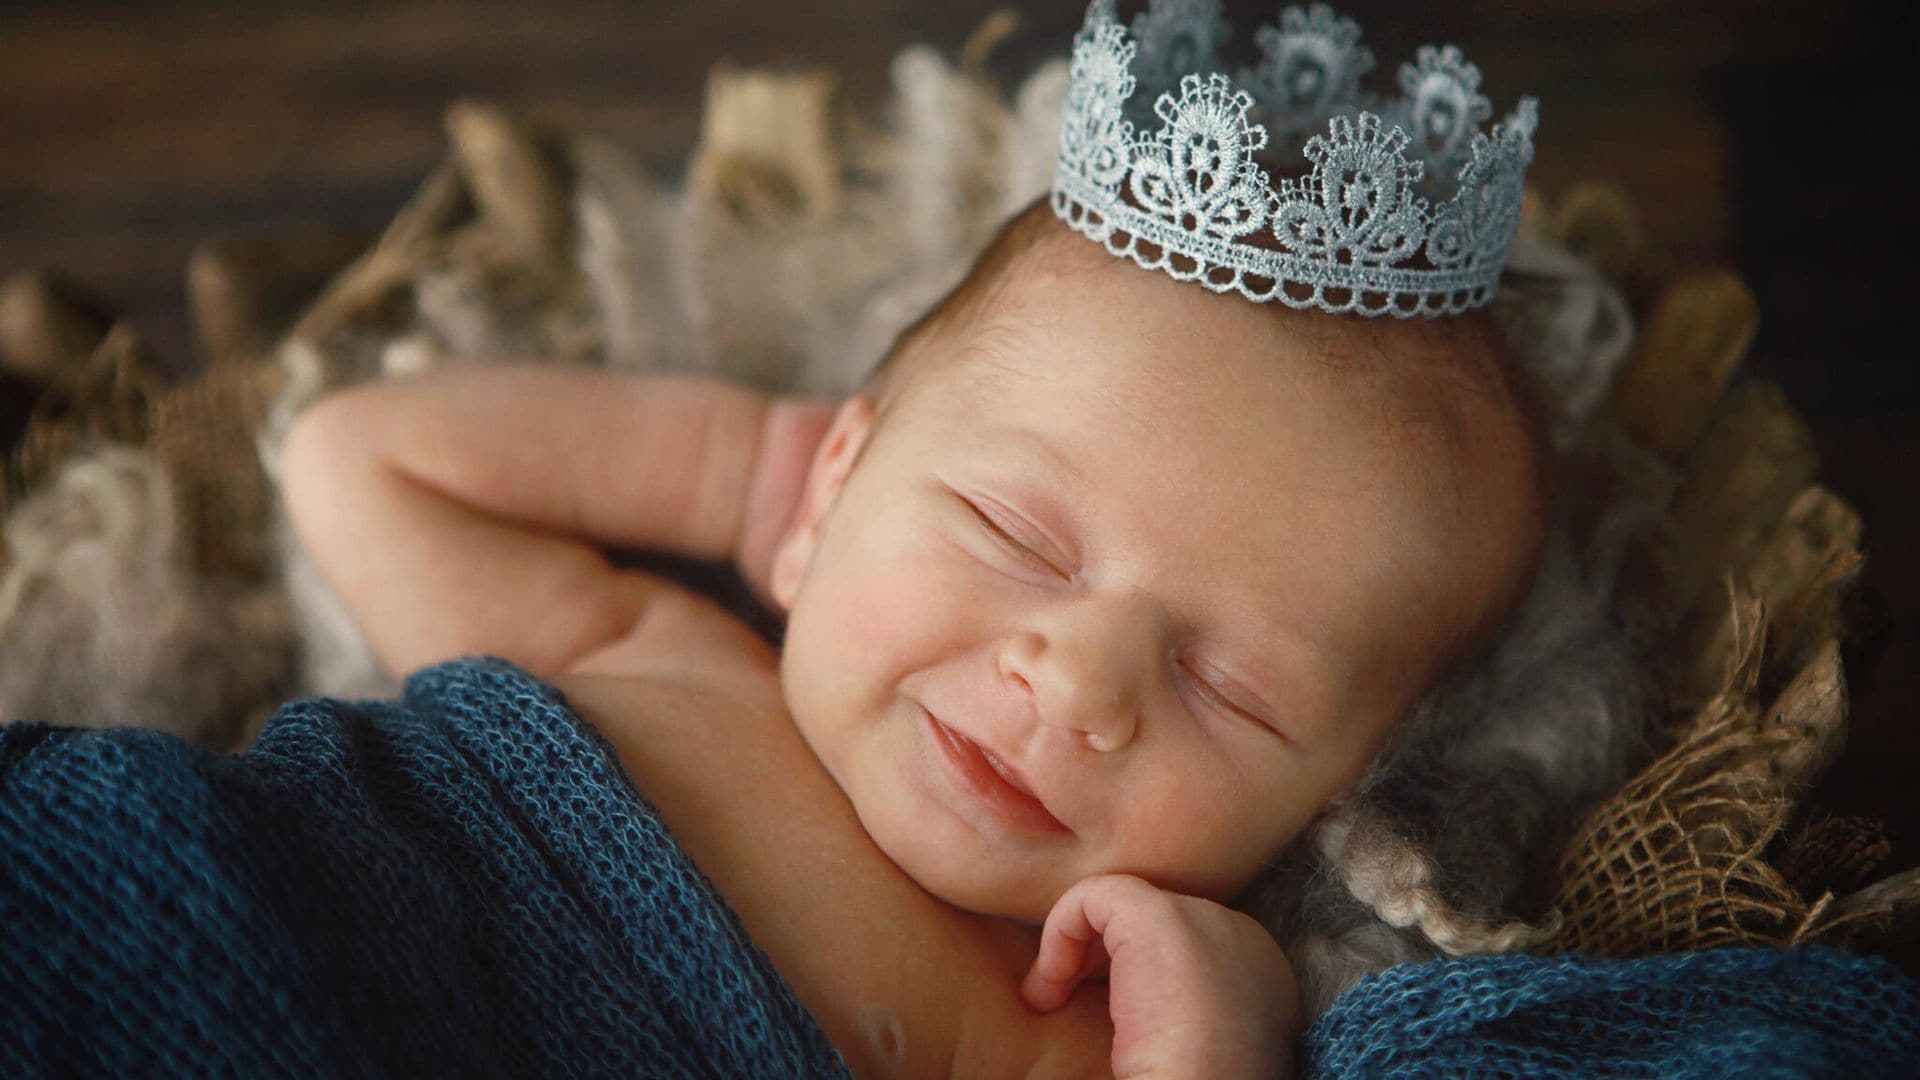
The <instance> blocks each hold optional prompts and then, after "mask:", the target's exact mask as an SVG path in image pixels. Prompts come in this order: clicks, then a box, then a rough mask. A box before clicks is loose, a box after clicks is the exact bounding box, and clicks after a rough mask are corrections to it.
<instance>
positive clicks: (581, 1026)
mask: <svg viewBox="0 0 1920 1080" xmlns="http://www.w3.org/2000/svg"><path fill="white" fill-rule="evenodd" d="M48 1073H60V1074H62V1075H68V1074H72V1073H80V1074H84V1075H153V1074H166V1075H176V1076H188V1075H193V1076H204V1075H240V1076H283V1075H300V1076H311V1075H332V1076H369V1075H388V1076H426V1075H458V1076H508V1075H512V1076H562V1075H604V1076H663V1077H668V1076H671V1077H681V1076H685V1077H741V1076H792V1077H806V1076H845V1075H846V1069H845V1067H844V1065H843V1064H842V1062H841V1060H840V1058H839V1055H838V1054H837V1053H836V1052H835V1051H834V1049H833V1048H832V1046H831V1045H829V1044H828V1042H827V1040H826V1037H825V1035H824V1034H823V1033H822V1032H821V1030H820V1028H819V1026H818V1025H817V1024H816V1023H815V1022H814V1020H813V1018H812V1017H811V1016H810V1015H809V1014H808V1013H807V1012H806V1011H805V1010H803V1009H802V1008H801V1007H800V1004H799V1002H798V1001H797V1000H796V999H795V998H794V996H793V992H792V990H791V989H790V988H789V987H788V986H787V985H786V984H785V982H783V981H782V980H781V978H780V976H779V975H778V974H777V973H776V972H775V971H774V968H773V966H772V965H771V964H770V963H769V962H768V960H767V958H766V957H765V956H764V955H763V954H762V953H761V952H760V951H759V950H758V949H757V948H756V947H755V946H754V945H753V943H752V942H751V941H750V940H749V939H748V938H747V935H746V932H745V930H744V929H743V928H742V927H741V925H740V922H739V920H738V918H737V917H736V916H735V915H734V914H733V912H732V911H731V910H730V909H729V908H728V907H727V906H726V904H725V903H724V902H723V901H722V899H721V898H720V896H719V895H718V894H717V893H716V892H715V891H714V889H713V887H712V885H711V884H710V883H709V882H708V881H707V880H706V879H705V878H704V877H703V876H702V875H701V873H700V871H699V870H698V869H696V868H695V866H694V864H693V862H692V861H691V860H690V859H688V857H687V855H686V852H685V851H683V850H682V849H681V848H680V846H679V845H678V844H677V843H676V842H675V841H674V839H673V837H672V836H671V835H670V834H669V833H668V832H667V829H666V827H665V825H663V824H662V823H661V821H660V817H659V815H658V813H657V812H656V811H655V810H654V808H653V807H652V806H651V805H649V804H648V803H647V802H646V800H645V799H644V798H642V797H641V796H640V794H639V793H638V792H636V791H635V790H634V788H633V786H632V784H631V783H630V782H629V781H628V779H627V777H626V775H625V773H624V772H622V771H621V769H620V766H619V763H618V760H617V759H616V758H615V756H614V754H613V752H612V750H611V748H610V747H608V746H607V744H606V743H605V741H604V740H603V739H601V737H600V736H599V734H598V733H597V732H596V731H594V730H593V729H592V728H591V727H589V726H587V725H586V724H584V723H582V722H581V721H580V720H579V718H578V717H577V716H576V715H575V714H574V713H573V712H572V710H571V709H570V708H569V707H568V706H567V705H566V703H565V701H564V699H562V698H561V697H560V696H559V694H558V693H557V692H556V691H554V690H552V689H551V688H548V687H546V686H544V685H543V684H541V683H539V682H536V681H534V680H533V679H531V678H530V677H528V676H527V675H526V674H525V673H524V672H521V671H520V670H519V669H517V668H515V667H513V666H512V665H509V664H507V663H505V662H503V661H497V660H486V659H482V660H471V661H461V662H455V663H449V664H441V665H438V666H435V667H431V668H427V669H424V670H422V671H421V672H419V673H417V674H415V675H414V676H413V677H412V678H410V679H408V680H407V683H406V689H405V693H404V695H403V697H402V698H401V700H400V701H397V702H342V701H331V700H314V701H299V702H294V703H293V704H290V705H287V706H285V707H283V708H282V709H280V711H279V712H277V713H276V714H275V715H274V716H273V718H272V719H271V720H269V721H268V723H267V725H266V729H265V731H264V732H263V733H262V734H261V736H260V739H259V741H258V743H257V745H255V746H254V747H253V749H251V750H250V751H248V752H247V753H245V754H240V755H237V756H232V757H222V756H219V755H215V754H211V753H207V752H205V751H202V750H197V749H195V748H193V747H191V746H189V745H188V744H186V743H184V742H181V741H180V740H178V739H175V738H173V737H171V736H168V735H164V734H160V733H158V732H151V731H139V730H131V729H118V730H85V729H57V728H48V727H45V726H43V725H37V724H27V725H16V726H14V727H11V728H7V729H4V730H3V731H0V1076H5V1077H14V1076H35V1075H44V1074H48Z"/></svg>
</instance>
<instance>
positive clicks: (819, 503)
mask: <svg viewBox="0 0 1920 1080" xmlns="http://www.w3.org/2000/svg"><path fill="white" fill-rule="evenodd" d="M872 429H873V400H872V399H871V398H868V397H866V396H865V395H855V396H854V397H851V398H848V399H847V401H846V403H845V404H843V405H841V406H840V411H838V412H836V413H834V414H833V425H832V426H831V427H829V428H827V433H826V435H825V436H823V437H822V438H821V440H820V447H819V449H817V450H815V451H814V454H813V465H812V466H811V467H810V468H809V469H808V470H807V486H806V490H805V491H803V492H802V493H801V495H800V505H799V507H798V508H797V509H795V511H794V514H793V520H792V521H791V522H790V523H789V524H788V525H787V533H786V535H785V536H783V537H781V538H780V543H779V546H778V547H776V548H775V549H774V552H773V568H772V571H771V573H770V574H769V577H768V582H767V587H768V589H769V590H771V591H772V593H773V599H774V602H775V603H777V604H779V605H780V609H781V610H782V611H792V610H793V601H794V598H795V597H796V596H798V595H799V594H800V581H801V579H802V578H804V577H806V574H807V567H808V566H809V565H811V564H812V562H813V553H814V550H815V548H816V547H817V546H818V544H819V542H820V524H821V522H823V521H825V520H826V516H827V511H828V510H829V509H831V508H832V506H833V503H834V500H835V499H837V498H839V496H840V489H841V487H843V486H844V485H845V484H846V482H847V474H848V473H849V472H850V471H851V470H852V469H853V461H854V459H855V458H856V457H858V456H859V454H860V448H861V447H862V446H865V445H866V442H867V434H868V432H870V431H871V430H872Z"/></svg>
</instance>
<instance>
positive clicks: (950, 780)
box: [774, 238, 1529, 921]
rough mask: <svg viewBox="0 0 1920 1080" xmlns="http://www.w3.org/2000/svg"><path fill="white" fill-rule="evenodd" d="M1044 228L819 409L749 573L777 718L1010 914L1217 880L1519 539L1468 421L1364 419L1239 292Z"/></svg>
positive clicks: (1371, 714)
mask: <svg viewBox="0 0 1920 1080" xmlns="http://www.w3.org/2000/svg"><path fill="white" fill-rule="evenodd" d="M1072 242H1073V243H1079V244H1085V246H1086V248H1087V249H1088V251H1090V252H1091V253H1092V254H1093V255H1094V256H1095V257H1096V261H1094V262H1091V263H1088V264H1086V265H1069V266H1068V267H1067V269H1066V270H1065V271H1062V272H1060V273H1046V274H1041V273H1035V274H1032V275H1026V276H1025V277H1023V278H1022V279H1021V280H1019V281H1017V282H1015V283H1013V284H1011V285H1010V286H1009V288H1008V290H1007V293H1006V294H1005V295H1004V297H1003V299H1002V302H1001V303H1000V304H999V305H997V310H998V314H996V315H994V316H993V317H991V318H985V319H982V320H980V321H979V325H977V326H971V327H965V328H961V329H959V330H957V331H956V332H954V333H953V334H952V335H951V338H950V340H948V341H947V342H946V343H944V344H942V345H941V346H939V348H941V349H942V350H943V356H942V357H940V358H939V359H938V360H937V362H933V363H929V364H928V365H926V366H925V368H924V369H923V370H919V371H917V372H916V373H915V375H914V376H913V378H912V379H911V380H910V382H909V383H908V384H907V387H906V388H905V389H904V391H903V392H902V393H901V395H900V396H899V398H898V399H897V400H896V401H894V402H892V403H891V404H890V405H889V407H888V409H887V412H886V415H885V416H884V417H883V418H882V420H881V422H879V423H878V424H875V423H873V422H872V415H873V412H872V406H871V404H870V403H869V402H867V401H866V400H865V399H861V398H856V399H854V400H853V401H851V402H849V403H848V404H847V406H846V407H845V408H843V409H842V410H841V413H840V415H839V417H838V419H837V420H836V423H835V427H834V429H833V431H832V432H830V433H829V435H828V437H827V441H826V443H825V444H824V445H823V446H822V449H821V453H820V457H819V458H818V459H817V460H816V463H815V470H814V473H813V475H812V477H811V480H810V485H811V486H810V491H809V493H808V496H807V501H806V504H805V505H803V507H802V510H801V512H800V518H799V520H798V522H797V523H796V526H795V528H794V530H793V531H792V532H791V533H790V534H789V536H788V537H787V539H786V541H785V542H784V543H783V545H782V548H781V550H780V552H779V554H778V556H777V559H776V566H775V571H774V575H775V581H774V592H775V594H776V597H777V598H778V599H779V600H780V601H781V602H782V603H783V604H786V605H787V606H788V607H789V608H790V617H789V622H788V627H787V637H786V644H785V650H784V655H783V659H782V682H783V687H784V690H785V692H786V696H787V703H788V707H789V708H790V710H791V711H792V714H793V717H794V720H795V722H796V724H797V725H798V726H799V729H800V730H801V732H802V733H803V735H804V736H805V737H806V739H807V740H808V742H809V743H810V744H811V746H812V748H813V750H814V752H815V753H816V754H817V755H818V756H819V758H820V760H821V762H822V763H823V764H824V765H825V766H826V768H827V769H828V771H829V772H830V773H831V774H832V775H833V777H834V779H835V780H836V781H837V782H838V783H839V785H840V787H841V789H842V790H843V791H844V792H845V793H846V795H847V797H848V799H849V800H851V802H852V804H853V806H854V808H855V810H856V811H857V812H858V814H859V817H860V820H861V822H862V824H863V825H864V826H865V828H866V829H867V831H868V833H869V834H870V835H871V836H872V838H873V839H874V841H875V842H876V843H877V844H878V845H879V846H880V847H881V848H882V849H883V850H884V851H885V852H886V853H887V855H888V856H889V857H890V858H891V859H892V860H893V861H894V862H895V863H896V864H897V865H899V866H900V867H901V869H903V870H904V871H906V872H907V873H908V874H909V875H910V876H912V877H913V878H914V879H915V880H916V881H918V882H919V883H920V885H921V886H922V887H924V888H926V889H927V890H928V891H930V892H932V893H933V894H935V895H937V896H940V897H942V898H943V899H945V900H947V901H949V902H951V903H953V904H955V905H957V906H960V907H962V908H965V909H968V910H972V911H977V912H982V913H988V914H996V915H1006V916H1011V917H1015V918H1021V919H1028V920H1035V921H1037V920H1040V919H1042V918H1044V916H1045V914H1046V912H1047V910H1048V909H1049V908H1050V907H1051V905H1052V903H1053V902H1054V900H1055V899H1057V898H1058V897H1059V895H1060V894H1061V893H1062V892H1063V891H1064V890H1065V889H1066V888H1067V887H1068V886H1070V885H1072V884H1073V883H1074V882H1075V881H1078V880H1079V879H1081V878H1083V877H1086V876H1088V875H1090V874H1096V873H1102V872H1109V871H1124V872H1130V873H1134V874H1138V875H1140V876H1142V877H1145V878H1147V879H1148V880H1150V881H1153V882H1155V883H1156V884H1159V885H1160V886H1162V887H1165V888H1172V889H1176V890H1179V891H1182V892H1187V893H1191V894H1195V895H1200V896H1207V897H1211V898H1214V899H1217V900H1221V901H1226V900H1228V899H1230V898H1231V897H1232V896H1233V895H1234V894H1235V893H1237V892H1238V891H1239V890H1240V889H1241V888H1242V887H1244V886H1245V885H1246V884H1248V883H1249V882H1250V881H1251V880H1252V879H1253V878H1254V877H1255V876H1256V875H1257V874H1258V872H1259V871H1260V870H1261V868H1262V867H1263V866H1264V865H1265V864H1266V863H1267V862H1268V861H1269V860H1270V859H1271V858H1272V857H1273V856H1275V855H1276V854H1277V853H1278V852H1279V851H1280V849H1281V848H1282V847H1283V846H1284V845H1285V844H1286V842H1287V841H1289V840H1290V839H1292V838H1293V837H1294V836H1296V835H1297V834H1298V833H1299V832H1300V831H1301V830H1302V829H1303V828H1304V827H1305V826H1306V825H1307V824H1308V823H1309V822H1310V821H1311V820H1312V819H1313V818H1314V817H1315V816H1316V815H1317V814H1318V813H1320V811H1321V810H1322V809H1323V808H1324V807H1326V806H1327V805H1328V803H1329V802H1330V801H1331V800H1333V799H1334V798H1336V797H1337V796H1338V795H1340V794H1341V793H1342V792H1343V791H1345V790H1346V789H1347V788H1348V787H1349V786H1350V785H1351V784H1352V783H1353V782H1354V781H1355V780H1356V778H1357V777H1358V776H1359V775H1360V773H1361V772H1362V771H1363V770H1364V769H1365V767H1366V766H1367V764H1368V763H1369V761H1370V759H1371V758H1372V757H1373V756H1374V755H1375V753H1376V751H1377V750H1379V749H1380V748H1381V746H1382V745H1383V743H1384V741H1385V740H1386V739H1387V737H1388V736H1389V734H1390V732H1391V730H1392V729H1393V727H1394V725H1395V724H1396V723H1397V721H1398V720H1399V719H1400V718H1401V716H1402V715H1403V714H1404V712H1405V711H1406V710H1407V708H1408V706H1409V705H1410V704H1411V703H1412V702H1413V701H1414V700H1415V699H1416V698H1417V697H1418V695H1419V693H1420V692H1421V691H1422V690H1423V689H1424V687H1425V686H1426V684H1427V683H1428V681H1429V680H1430V679H1431V678H1432V677H1433V675H1434V674H1435V671H1436V668H1437V666H1438V663H1439V660H1440V656H1441V653H1442V651H1443V649H1444V648H1445V645H1444V642H1446V641H1447V640H1449V638H1448V635H1449V634H1452V633H1457V632H1458V625H1459V624H1461V623H1462V622H1463V621H1464V620H1468V619H1470V618H1472V617H1474V616H1475V614H1476V613H1478V612H1480V610H1481V608H1480V607H1479V606H1478V605H1481V604H1483V603H1485V602H1488V596H1489V595H1490V594H1491V593H1494V592H1497V591H1498V590H1499V588H1500V587H1501V585H1500V583H1501V582H1502V581H1504V580H1506V579H1505V577H1504V576H1503V575H1506V574H1510V573H1513V572H1517V571H1515V570H1512V569H1511V567H1506V568H1503V566H1502V565H1501V564H1503V563H1506V564H1519V563H1524V562H1525V560H1526V555H1525V549H1526V544H1527V542H1528V541H1527V537H1528V535H1529V530H1528V527H1527V525H1526V524H1525V520H1524V518H1525V515H1524V512H1523V511H1522V510H1521V509H1520V508H1519V506H1518V503H1519V502H1522V501H1524V500H1522V499H1520V498H1519V497H1518V495H1517V492H1518V490H1519V489H1518V487H1517V486H1514V491H1515V493H1516V494H1515V495H1514V497H1513V499H1512V500H1510V501H1513V502H1514V503H1515V504H1516V505H1515V506H1513V507H1510V508H1506V509H1504V510H1503V509H1502V508H1501V507H1500V506H1499V505H1497V504H1498V503H1499V501H1500V500H1499V499H1497V498H1496V499H1492V500H1489V498H1487V497H1483V496H1481V495H1475V494H1473V493H1471V492H1467V493H1463V492H1461V491H1459V490H1443V489H1444V488H1446V486H1447V485H1445V484H1443V483H1442V482H1441V480H1440V479H1439V478H1440V477H1443V476H1447V475H1450V473H1449V470H1450V469H1451V468H1453V467H1455V466H1459V467H1464V468H1495V466H1492V465H1489V464H1487V463H1486V461H1485V460H1484V459H1485V457H1486V453H1485V452H1486V451H1487V449H1488V448H1487V447H1485V446H1479V445H1478V444H1480V443H1488V442H1489V439H1488V438H1478V440H1477V443H1476V439H1475V438H1472V437H1470V438H1468V439H1467V440H1466V444H1465V445H1464V446H1461V447H1457V448H1456V449H1454V450H1451V451H1448V450H1444V449H1436V447H1437V446H1438V445H1439V443H1438V442H1437V441H1436V440H1430V439H1425V438H1423V437H1421V436H1418V435H1416V434H1413V433H1410V432H1408V431H1407V430H1405V429H1404V428H1395V427H1394V426H1393V425H1383V424H1382V422H1381V420H1380V418H1379V411H1378V410H1377V408H1370V407H1368V406H1367V405H1366V404H1365V403H1364V401H1363V400H1362V399H1360V398H1356V397H1355V395H1354V393H1353V391H1352V388H1351V387H1348V386H1343V385H1341V379H1342V378H1343V376H1342V375H1341V374H1339V373H1337V372H1331V371H1329V370H1328V369H1327V368H1326V367H1325V366H1324V365H1321V364H1319V363H1317V362H1315V361H1314V360H1312V359H1311V358H1309V357H1306V356H1304V355H1302V354H1301V350H1305V349H1309V348H1312V347H1314V346H1313V345H1312V343H1310V342H1308V341H1305V340H1300V339H1297V338H1294V337H1292V336H1290V335H1286V334H1282V333H1279V332H1278V331H1277V330H1276V327H1277V326H1278V325H1280V324H1279V323H1278V322H1277V321H1276V320H1275V319H1273V318H1271V317H1269V316H1268V315H1267V314H1264V313H1261V312H1257V311H1255V310H1254V309H1253V308H1252V305H1249V304H1246V303H1245V302H1244V301H1242V300H1239V299H1238V298H1228V297H1220V296H1215V295H1213V294H1210V293H1207V292H1205V291H1204V290H1202V289H1199V288H1197V287H1194V286H1191V285H1181V284H1179V283H1175V282H1172V281H1170V280H1168V279H1165V278H1164V277H1163V276H1162V275H1159V274H1149V273H1145V272H1142V271H1139V270H1137V269H1136V268H1133V267H1131V266H1129V265H1126V264H1124V263H1121V262H1120V261H1119V260H1116V259H1112V258H1111V257H1110V256H1107V255H1105V253H1104V252H1101V251H1100V250H1099V248H1098V247H1097V246H1095V245H1092V244H1089V243H1086V242H1085V241H1081V240H1079V239H1078V238H1074V239H1073V240H1072ZM1071 262H1072V260H1069V263H1070V264H1071ZM1496 426H1497V425H1496ZM1492 441H1493V442H1496V443H1497V442H1498V441H1499V439H1498V438H1493V439H1492ZM1501 449H1502V448H1501V447H1499V446H1494V447H1492V450H1494V451H1499V450H1501ZM1506 449H1508V450H1511V449H1512V448H1511V447H1507V448H1506ZM1445 453H1459V454H1465V455H1467V457H1468V459H1469V460H1468V461H1467V462H1466V463H1465V464H1462V463H1460V462H1447V461H1435V460H1431V458H1432V457H1433V456H1434V455H1443V454H1445ZM1421 455H1427V456H1428V457H1429V459H1430V460H1427V461H1424V462H1423V461H1422V460H1420V457H1421ZM1509 471H1511V470H1509ZM1469 475H1471V474H1469ZM1495 486H1498V485H1495ZM1509 486H1513V485H1509ZM1022 792H1024V794H1023V793H1022Z"/></svg>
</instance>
